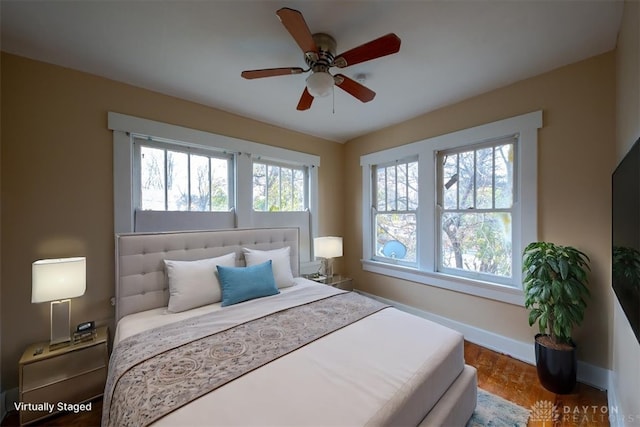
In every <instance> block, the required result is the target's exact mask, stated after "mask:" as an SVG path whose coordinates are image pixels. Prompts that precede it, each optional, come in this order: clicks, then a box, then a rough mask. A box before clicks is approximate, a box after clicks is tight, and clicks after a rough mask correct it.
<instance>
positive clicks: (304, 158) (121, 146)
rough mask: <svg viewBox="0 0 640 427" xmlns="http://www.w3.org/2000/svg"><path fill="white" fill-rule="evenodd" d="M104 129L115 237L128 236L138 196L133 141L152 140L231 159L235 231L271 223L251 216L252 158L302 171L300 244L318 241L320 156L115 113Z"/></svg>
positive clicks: (259, 216) (109, 116)
mask: <svg viewBox="0 0 640 427" xmlns="http://www.w3.org/2000/svg"><path fill="white" fill-rule="evenodd" d="M107 127H108V129H110V130H112V131H113V168H114V174H113V185H114V190H113V192H114V231H115V232H116V233H128V232H133V230H134V220H135V217H134V216H135V209H136V202H137V200H136V197H137V196H136V195H135V194H134V191H135V190H134V188H135V187H134V184H135V182H134V179H135V177H134V172H135V168H134V162H135V153H134V144H133V141H134V139H135V138H143V139H144V138H146V137H151V138H152V139H157V140H160V141H167V142H171V143H176V144H182V145H186V146H189V147H194V148H201V149H205V150H212V149H213V150H216V151H219V152H223V153H227V154H232V155H233V156H234V159H235V164H234V168H233V169H234V173H235V176H234V180H235V186H234V187H235V188H234V191H233V194H234V196H235V200H234V205H235V209H234V213H235V226H236V227H238V228H249V227H261V226H270V224H267V223H264V221H265V220H269V219H265V217H264V216H263V215H262V216H261V215H254V211H253V188H252V184H253V158H259V159H263V160H265V161H272V162H279V163H283V164H290V165H297V166H306V167H307V173H308V189H307V193H308V195H307V197H308V210H309V215H310V217H311V220H310V224H309V231H310V236H309V238H308V239H305V238H304V236H301V244H302V242H305V241H306V242H308V241H313V237H316V236H317V230H318V208H319V207H318V167H319V166H320V156H316V155H313V154H307V153H302V152H299V151H293V150H288V149H285V148H280V147H275V146H272V145H266V144H259V143H256V142H252V141H246V140H243V139H238V138H232V137H229V136H225V135H218V134H215V133H210V132H205V131H200V130H196V129H190V128H186V127H182V126H176V125H172V124H168V123H162V122H157V121H154V120H148V119H143V118H140V117H135V116H129V115H126V114H121V113H116V112H109V113H108V123H107ZM285 213H288V212H285ZM256 214H257V212H256ZM300 253H301V261H304V259H303V258H309V257H310V256H309V257H305V256H304V255H305V254H304V253H303V250H302V248H301V252H300ZM309 253H311V249H309ZM307 261H309V259H307Z"/></svg>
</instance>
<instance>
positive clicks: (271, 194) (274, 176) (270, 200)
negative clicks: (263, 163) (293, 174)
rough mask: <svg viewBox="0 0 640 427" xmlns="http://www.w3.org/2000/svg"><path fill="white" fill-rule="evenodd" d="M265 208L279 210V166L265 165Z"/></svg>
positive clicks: (272, 210) (271, 210) (273, 210)
mask: <svg viewBox="0 0 640 427" xmlns="http://www.w3.org/2000/svg"><path fill="white" fill-rule="evenodd" d="M267 195H268V197H267V210H268V211H270V212H278V211H280V167H278V166H272V165H267Z"/></svg>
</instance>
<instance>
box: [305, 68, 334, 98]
mask: <svg viewBox="0 0 640 427" xmlns="http://www.w3.org/2000/svg"><path fill="white" fill-rule="evenodd" d="M331 89H333V76H332V75H331V74H329V73H327V72H326V71H319V72H317V73H313V74H311V75H310V76H309V77H307V90H308V91H309V94H311V96H313V97H314V98H318V97H320V98H324V97H325V96H328V95H329V94H330V93H331Z"/></svg>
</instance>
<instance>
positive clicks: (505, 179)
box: [436, 138, 516, 283]
mask: <svg viewBox="0 0 640 427" xmlns="http://www.w3.org/2000/svg"><path fill="white" fill-rule="evenodd" d="M515 147H516V141H515V140H514V139H512V138H510V139H509V140H507V141H504V140H501V141H499V142H492V143H489V144H482V145H480V146H476V147H474V148H463V149H455V150H445V151H441V152H439V153H438V156H437V164H438V180H437V182H438V204H437V222H436V223H437V224H438V226H437V227H438V232H439V239H438V253H439V256H438V271H442V272H448V273H450V274H454V275H460V276H466V277H473V278H483V279H485V280H488V281H492V282H498V283H508V280H509V279H511V277H512V273H513V265H512V264H513V263H512V259H511V254H512V242H513V228H512V226H511V225H512V222H513V207H514V204H513V201H514V189H515V187H514V185H513V184H514V182H513V177H514V170H513V169H514V163H515V162H514V160H515V155H516V154H515Z"/></svg>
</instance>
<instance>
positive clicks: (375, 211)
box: [370, 157, 420, 267]
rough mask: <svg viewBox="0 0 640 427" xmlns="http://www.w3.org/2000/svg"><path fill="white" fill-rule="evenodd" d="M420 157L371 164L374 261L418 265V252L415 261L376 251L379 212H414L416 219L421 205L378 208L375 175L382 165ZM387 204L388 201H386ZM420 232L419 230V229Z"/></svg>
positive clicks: (406, 161)
mask: <svg viewBox="0 0 640 427" xmlns="http://www.w3.org/2000/svg"><path fill="white" fill-rule="evenodd" d="M417 161H418V159H417V158H416V157H412V158H408V159H397V160H394V161H391V162H386V163H381V164H376V165H372V166H371V180H372V187H371V188H372V193H371V194H372V197H373V202H372V206H371V208H370V209H371V230H372V233H373V234H372V239H371V244H372V245H373V247H372V248H371V251H372V256H371V257H372V259H373V260H374V261H381V262H385V263H391V264H397V265H404V266H408V267H416V266H417V265H418V259H417V254H416V260H415V261H406V260H404V259H394V258H388V257H385V256H381V255H379V254H378V253H376V246H377V245H376V241H375V240H376V238H375V233H376V232H375V229H376V227H377V222H376V219H377V218H376V217H377V215H378V214H391V213H398V214H413V215H415V216H416V220H417V218H418V209H419V206H416V208H415V209H408V207H407V209H405V210H402V211H400V210H397V209H389V210H384V211H381V210H378V209H377V206H376V204H377V197H376V195H375V193H376V186H377V184H376V182H375V180H377V177H376V176H375V172H376V169H377V168H380V167H388V166H391V165H394V164H395V165H397V164H408V163H413V162H417ZM396 180H397V178H396ZM419 180H420V177H419V176H418V181H419ZM385 195H387V193H386V191H385ZM387 196H388V195H387ZM396 203H397V194H396ZM385 204H386V201H385ZM407 204H408V200H407ZM417 231H418V232H419V230H417Z"/></svg>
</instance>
